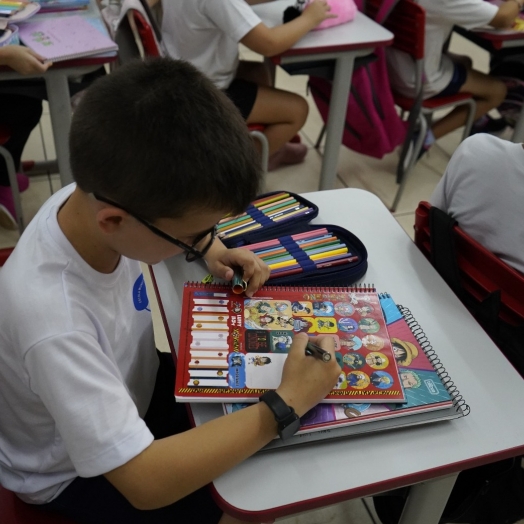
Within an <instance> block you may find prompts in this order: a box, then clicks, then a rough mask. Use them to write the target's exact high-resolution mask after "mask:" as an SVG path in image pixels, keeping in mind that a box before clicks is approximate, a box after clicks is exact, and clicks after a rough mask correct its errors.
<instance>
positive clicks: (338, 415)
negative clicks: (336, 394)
mask: <svg viewBox="0 0 524 524" xmlns="http://www.w3.org/2000/svg"><path fill="white" fill-rule="evenodd" d="M379 297H380V303H381V305H382V308H383V312H384V316H385V318H386V323H387V327H388V331H389V335H390V337H391V341H392V343H393V349H394V353H395V359H396V360H397V364H398V365H399V370H400V376H401V379H402V382H403V386H404V390H405V392H406V400H407V402H406V403H404V404H370V403H353V404H351V403H347V404H319V405H318V406H316V407H315V408H313V409H312V410H310V411H309V412H308V413H306V414H305V415H304V416H303V417H302V418H301V427H300V429H299V431H298V433H297V434H296V435H295V436H294V437H292V438H291V439H289V440H287V441H285V442H282V440H280V439H278V438H276V439H275V440H273V441H272V442H270V443H269V444H268V445H267V446H266V447H265V448H264V449H265V450H266V449H273V448H278V447H282V446H288V445H296V444H305V443H308V442H313V441H316V440H323V439H332V438H341V437H347V436H351V435H357V434H360V433H366V432H375V431H381V430H385V429H392V428H398V427H405V426H413V425H416V424H424V423H428V422H436V421H444V420H451V419H455V418H460V417H463V416H466V415H467V414H468V413H469V407H468V406H467V405H466V403H465V401H464V399H463V398H462V397H461V395H460V393H459V391H458V389H457V387H456V386H455V384H454V383H453V382H452V380H451V378H450V376H449V374H448V373H447V372H446V370H445V368H444V366H443V364H442V362H441V361H440V360H439V358H438V357H437V354H436V353H435V351H434V349H433V348H432V346H431V344H430V343H429V340H428V339H427V337H426V336H425V334H424V332H423V331H422V328H421V327H420V326H419V324H418V323H417V322H416V320H415V319H414V317H413V315H412V314H411V312H410V311H409V310H408V309H407V308H405V307H403V306H397V305H396V304H395V303H394V301H393V299H392V298H391V297H390V296H389V295H388V294H380V295H379ZM247 405H248V404H224V412H225V413H226V414H228V413H232V412H234V411H237V410H239V409H242V408H244V407H245V406H247Z"/></svg>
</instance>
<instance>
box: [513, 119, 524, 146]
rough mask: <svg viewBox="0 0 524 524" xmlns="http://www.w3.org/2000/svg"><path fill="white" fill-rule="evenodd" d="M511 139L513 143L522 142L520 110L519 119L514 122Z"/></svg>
mask: <svg viewBox="0 0 524 524" xmlns="http://www.w3.org/2000/svg"><path fill="white" fill-rule="evenodd" d="M511 141H512V142H515V143H520V142H524V111H521V112H520V116H519V119H518V120H517V122H516V123H515V129H514V130H513V135H512V136H511Z"/></svg>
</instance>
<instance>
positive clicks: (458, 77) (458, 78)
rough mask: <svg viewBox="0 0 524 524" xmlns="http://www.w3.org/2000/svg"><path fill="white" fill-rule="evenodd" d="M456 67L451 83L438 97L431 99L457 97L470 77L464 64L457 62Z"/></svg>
mask: <svg viewBox="0 0 524 524" xmlns="http://www.w3.org/2000/svg"><path fill="white" fill-rule="evenodd" d="M454 66H455V67H454V69H453V76H452V77H451V81H450V83H449V84H448V85H447V86H446V87H445V88H444V90H443V91H441V92H440V93H439V94H438V95H435V96H433V97H431V98H442V97H444V96H451V95H456V94H457V93H458V92H459V91H460V88H461V87H462V86H463V85H464V83H465V82H466V78H467V77H468V70H467V69H466V66H465V65H464V64H459V63H457V62H455V64H454Z"/></svg>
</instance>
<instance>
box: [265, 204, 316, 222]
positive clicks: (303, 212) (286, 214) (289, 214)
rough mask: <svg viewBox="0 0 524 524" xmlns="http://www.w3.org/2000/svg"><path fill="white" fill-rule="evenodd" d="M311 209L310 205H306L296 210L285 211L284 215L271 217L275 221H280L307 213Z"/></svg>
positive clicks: (310, 211)
mask: <svg viewBox="0 0 524 524" xmlns="http://www.w3.org/2000/svg"><path fill="white" fill-rule="evenodd" d="M312 212H313V210H312V209H311V208H310V207H307V208H306V209H299V210H298V211H292V212H291V213H285V214H284V215H282V216H280V217H277V218H273V220H275V221H277V222H281V221H282V220H288V219H290V218H292V217H297V216H302V215H308V214H309V213H312Z"/></svg>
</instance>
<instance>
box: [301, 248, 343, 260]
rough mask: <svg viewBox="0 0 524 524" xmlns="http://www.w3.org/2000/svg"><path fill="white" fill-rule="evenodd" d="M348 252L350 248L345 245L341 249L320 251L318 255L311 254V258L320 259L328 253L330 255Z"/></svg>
mask: <svg viewBox="0 0 524 524" xmlns="http://www.w3.org/2000/svg"><path fill="white" fill-rule="evenodd" d="M347 252H348V248H347V247H344V248H341V249H335V250H333V251H327V252H326V253H319V254H318V255H311V256H310V257H309V258H310V259H311V260H319V259H321V258H325V257H327V256H328V255H329V256H334V255H341V254H342V253H347Z"/></svg>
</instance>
